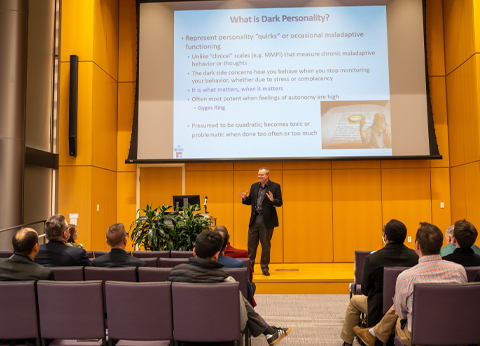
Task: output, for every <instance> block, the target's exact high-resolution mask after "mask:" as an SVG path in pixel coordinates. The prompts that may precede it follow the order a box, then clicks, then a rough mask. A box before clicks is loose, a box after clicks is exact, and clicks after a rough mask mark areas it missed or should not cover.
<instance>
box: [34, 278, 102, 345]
mask: <svg viewBox="0 0 480 346" xmlns="http://www.w3.org/2000/svg"><path fill="white" fill-rule="evenodd" d="M37 294H38V313H39V317H40V333H41V335H42V338H43V339H55V340H54V341H53V342H52V343H50V345H62V346H63V345H65V346H69V345H105V344H106V336H105V322H104V321H105V315H104V309H103V299H102V283H101V282H100V281H90V282H86V281H83V282H55V281H39V282H38V283H37ZM58 339H60V340H58ZM78 339H98V341H88V342H79V341H77V340H78Z"/></svg>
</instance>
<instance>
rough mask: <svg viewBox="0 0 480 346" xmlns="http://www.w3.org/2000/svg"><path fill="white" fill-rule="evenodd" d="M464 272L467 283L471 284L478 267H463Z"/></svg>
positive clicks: (479, 268)
mask: <svg viewBox="0 0 480 346" xmlns="http://www.w3.org/2000/svg"><path fill="white" fill-rule="evenodd" d="M465 271H466V272H467V280H468V282H473V279H475V275H477V273H478V272H479V271H480V267H478V266H475V267H465Z"/></svg>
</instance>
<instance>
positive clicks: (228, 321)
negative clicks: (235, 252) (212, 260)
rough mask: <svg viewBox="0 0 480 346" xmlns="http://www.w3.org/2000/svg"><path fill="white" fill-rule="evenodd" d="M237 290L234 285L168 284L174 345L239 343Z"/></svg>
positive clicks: (240, 336) (240, 337)
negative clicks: (170, 285)
mask: <svg viewBox="0 0 480 346" xmlns="http://www.w3.org/2000/svg"><path fill="white" fill-rule="evenodd" d="M238 290H239V286H238V282H235V283H227V282H225V283H218V284H190V283H172V306H173V334H174V335H173V338H174V339H175V341H180V342H204V343H213V342H231V341H237V342H241V339H242V334H241V330H240V300H239V296H238Z"/></svg>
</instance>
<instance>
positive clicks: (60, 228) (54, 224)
mask: <svg viewBox="0 0 480 346" xmlns="http://www.w3.org/2000/svg"><path fill="white" fill-rule="evenodd" d="M67 228H68V226H67V223H66V222H65V216H63V215H62V214H56V215H52V216H50V217H49V218H48V220H47V222H46V223H45V235H46V237H47V239H48V240H50V239H55V238H58V237H61V236H62V235H63V232H65V230H66V229H67Z"/></svg>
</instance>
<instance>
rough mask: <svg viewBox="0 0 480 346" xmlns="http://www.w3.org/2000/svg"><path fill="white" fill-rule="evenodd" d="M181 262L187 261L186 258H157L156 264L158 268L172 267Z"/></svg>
mask: <svg viewBox="0 0 480 346" xmlns="http://www.w3.org/2000/svg"><path fill="white" fill-rule="evenodd" d="M182 263H188V258H159V259H158V266H159V267H160V268H173V267H175V266H177V265H179V264H182Z"/></svg>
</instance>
